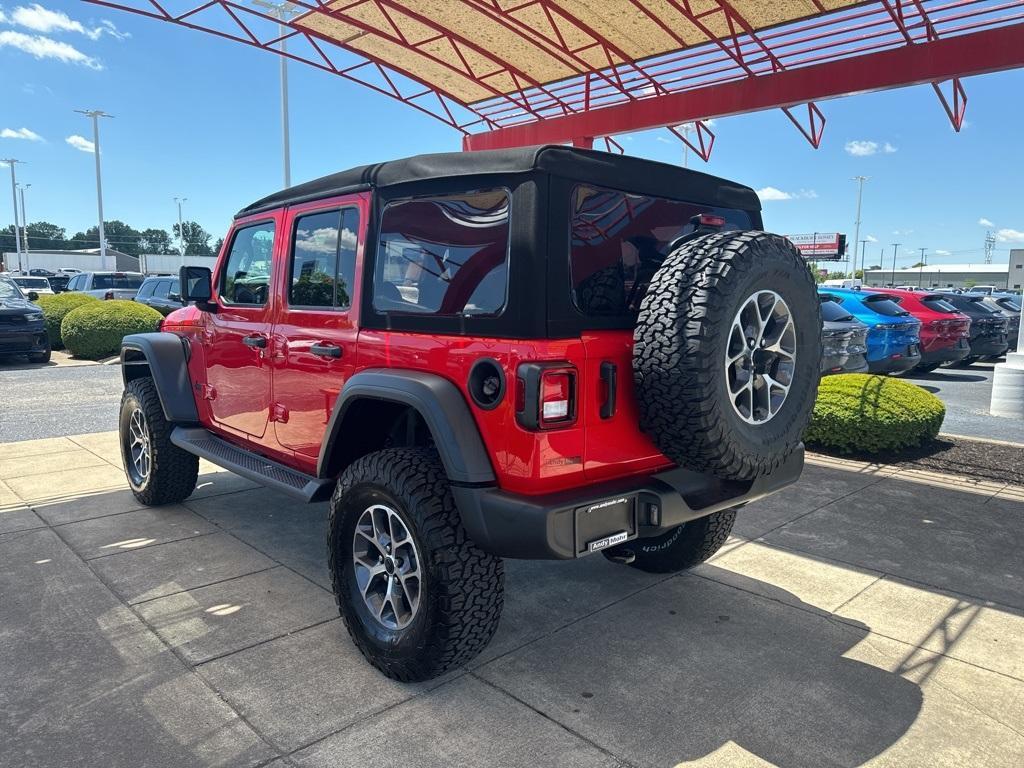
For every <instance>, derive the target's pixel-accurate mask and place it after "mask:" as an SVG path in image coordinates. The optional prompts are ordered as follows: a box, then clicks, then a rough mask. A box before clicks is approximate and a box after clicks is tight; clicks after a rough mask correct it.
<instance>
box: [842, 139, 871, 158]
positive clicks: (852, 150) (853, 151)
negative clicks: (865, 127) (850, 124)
mask: <svg viewBox="0 0 1024 768" xmlns="http://www.w3.org/2000/svg"><path fill="white" fill-rule="evenodd" d="M843 149H845V150H846V152H847V154H850V155H853V156H854V157H867V156H868V155H873V154H875V153H876V152H877V151H878V142H877V141H848V142H846V146H845V147H843Z"/></svg>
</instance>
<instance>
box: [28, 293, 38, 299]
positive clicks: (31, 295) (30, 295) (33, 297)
mask: <svg viewBox="0 0 1024 768" xmlns="http://www.w3.org/2000/svg"><path fill="white" fill-rule="evenodd" d="M28 300H29V301H39V294H38V293H36V292H35V291H29V292H28Z"/></svg>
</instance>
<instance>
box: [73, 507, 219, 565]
mask: <svg viewBox="0 0 1024 768" xmlns="http://www.w3.org/2000/svg"><path fill="white" fill-rule="evenodd" d="M135 511H136V512H138V511H139V510H135ZM125 514H128V513H127V512H126V513H125ZM108 517H115V515H108ZM82 522H88V521H86V520H83V521H82ZM65 525H71V523H65ZM54 527H56V526H54ZM215 533H220V531H206V532H205V533H194V534H192V535H191V536H181V537H180V538H177V539H166V540H164V541H154V542H153V543H152V544H146V545H145V546H141V547H132V548H131V549H123V550H121V551H120V552H104V553H103V554H102V555H96V556H95V557H83V558H82V559H83V560H90V561H91V560H105V559H106V558H108V557H117V556H118V555H128V554H131V553H132V552H142V551H143V550H145V549H153V548H155V547H162V546H163V545H164V544H174V543H176V542H179V541H189V540H191V539H201V538H203V537H205V536H212V535H214V534H215Z"/></svg>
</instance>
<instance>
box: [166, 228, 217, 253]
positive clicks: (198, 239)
mask: <svg viewBox="0 0 1024 768" xmlns="http://www.w3.org/2000/svg"><path fill="white" fill-rule="evenodd" d="M182 227H183V228H184V230H185V245H186V248H187V250H186V253H190V254H192V255H193V256H212V255H213V250H212V249H211V248H210V238H211V237H212V235H211V234H210V233H209V232H207V231H206V230H205V229H203V228H202V227H201V226H199V224H198V223H196V222H194V221H186V222H183V223H182ZM174 237H175V238H180V237H181V235H180V234H179V231H178V225H177V224H175V225H174Z"/></svg>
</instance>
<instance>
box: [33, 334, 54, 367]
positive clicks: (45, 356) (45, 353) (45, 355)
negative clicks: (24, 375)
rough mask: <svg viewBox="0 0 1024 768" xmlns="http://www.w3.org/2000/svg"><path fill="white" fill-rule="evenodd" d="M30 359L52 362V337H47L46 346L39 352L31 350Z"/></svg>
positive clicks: (39, 361) (39, 362)
mask: <svg viewBox="0 0 1024 768" xmlns="http://www.w3.org/2000/svg"><path fill="white" fill-rule="evenodd" d="M28 361H29V362H30V363H37V364H42V363H48V362H50V338H49V337H47V338H46V346H45V347H43V349H41V350H39V351H38V352H29V354H28Z"/></svg>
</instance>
